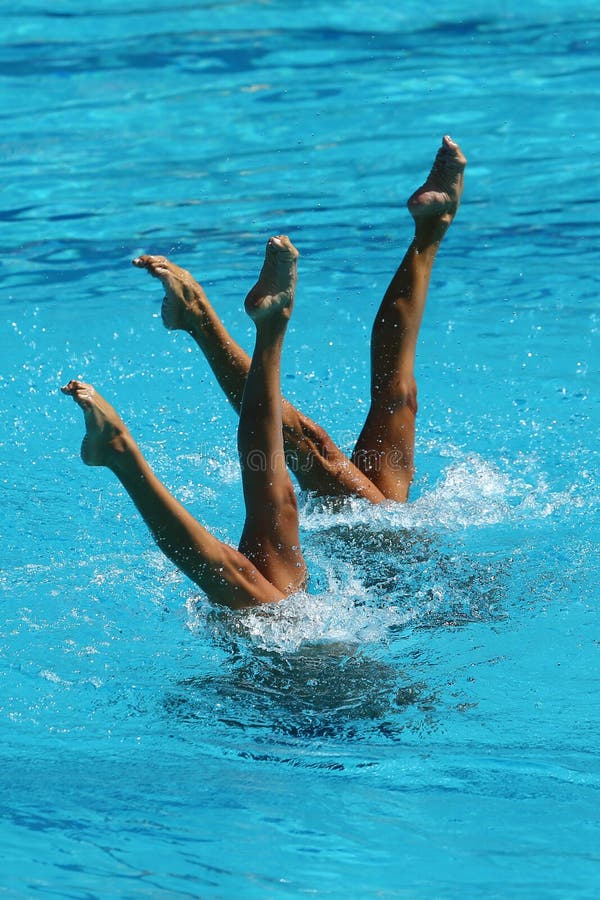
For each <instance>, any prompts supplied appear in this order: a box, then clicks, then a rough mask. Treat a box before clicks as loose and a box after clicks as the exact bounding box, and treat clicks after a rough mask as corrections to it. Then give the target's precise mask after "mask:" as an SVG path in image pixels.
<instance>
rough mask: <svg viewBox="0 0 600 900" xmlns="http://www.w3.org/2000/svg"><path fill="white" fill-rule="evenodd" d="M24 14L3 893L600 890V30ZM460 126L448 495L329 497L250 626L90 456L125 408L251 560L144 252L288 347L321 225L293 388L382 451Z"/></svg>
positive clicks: (566, 11) (16, 46)
mask: <svg viewBox="0 0 600 900" xmlns="http://www.w3.org/2000/svg"><path fill="white" fill-rule="evenodd" d="M396 7H401V8H396ZM2 23H3V24H2V29H3V34H4V40H3V42H2V48H1V49H0V76H1V79H2V81H1V84H2V98H3V103H2V112H1V113H0V115H1V117H2V143H3V153H2V157H1V161H0V165H1V166H2V176H3V177H2V189H3V201H2V210H3V212H2V259H1V264H2V275H3V290H2V295H1V297H0V334H1V354H2V355H1V362H0V416H1V420H2V422H3V423H4V427H3V429H2V437H1V439H0V450H1V453H0V484H1V486H2V497H3V501H2V516H1V517H0V536H1V546H2V555H1V561H2V570H1V574H0V586H1V590H2V594H1V596H2V607H3V614H2V617H1V620H0V636H1V640H0V654H1V662H2V667H1V670H0V671H1V691H0V721H1V727H2V741H1V743H0V785H1V790H0V808H1V810H2V825H1V826H0V835H1V841H2V848H3V859H4V863H3V873H2V876H1V878H0V891H1V892H2V893H3V895H5V896H8V897H34V896H38V895H42V896H48V897H73V898H79V897H88V898H89V897H107V896H111V897H112V896H115V897H123V898H138V897H156V896H164V897H237V896H242V897H248V898H254V897H256V898H265V897H279V896H281V897H298V896H305V895H313V896H318V897H320V896H323V897H367V896H384V897H406V898H431V897H436V898H437V897H442V898H444V897H449V898H450V897H452V898H454V897H544V898H546V897H561V898H562V897H593V896H596V895H597V893H598V890H599V889H600V887H599V880H600V879H599V877H598V871H599V870H598V863H599V861H600V860H599V856H600V854H599V851H598V847H599V846H600V826H599V817H598V808H599V799H600V797H599V787H600V763H599V755H598V753H599V725H598V688H599V686H600V685H599V681H600V679H599V673H600V665H599V660H600V618H599V613H598V608H597V600H598V587H597V585H598V575H599V569H600V567H599V564H598V536H599V535H598V524H597V507H598V493H599V485H598V454H597V446H598V424H599V399H598V398H599V395H600V392H599V385H598V366H597V360H598V303H597V296H598V274H597V271H596V265H595V256H596V253H595V251H596V246H597V235H598V224H599V223H598V205H597V198H596V196H595V194H596V193H597V184H598V175H599V165H598V151H597V148H598V145H599V139H600V134H599V113H598V109H599V108H600V106H599V103H598V91H597V72H598V56H597V48H598V46H599V44H598V40H599V37H600V20H599V18H598V12H597V8H596V4H595V3H593V4H592V3H591V2H586V0H584V2H578V3H574V2H571V0H565V2H555V3H551V2H533V3H532V4H529V5H527V6H526V5H525V4H517V3H515V2H508V0H507V2H504V3H499V2H492V3H490V2H485V3H484V2H475V3H470V4H466V3H465V2H464V0H460V2H458V0H457V2H449V3H444V4H440V5H439V7H438V8H436V9H428V11H427V13H424V12H423V9H422V6H421V4H417V3H414V2H408V3H404V4H392V3H389V2H382V0H374V2H371V3H370V4H368V7H366V5H365V4H362V3H360V4H359V3H357V2H351V0H343V2H341V3H338V4H336V5H335V6H333V7H332V6H331V5H330V4H325V3H322V2H320V0H316V2H311V3H309V2H306V0H304V2H302V0H299V2H297V3H295V4H294V6H293V7H291V6H287V5H285V4H283V3H261V2H245V3H244V2H223V3H212V4H211V3H195V4H192V3H188V4H185V3H173V4H166V3H163V4H158V5H156V4H155V5H153V6H152V8H151V9H149V8H147V7H146V6H145V5H143V4H142V3H141V2H137V0H124V2H121V3H116V2H114V0H104V2H102V3H100V2H96V3H91V2H79V3H77V4H71V3H68V2H66V0H62V2H54V3H52V4H50V5H48V4H41V3H38V2H34V0H31V2H27V3H23V4H21V5H20V6H19V8H18V9H17V8H16V7H13V6H11V7H10V8H9V7H8V6H4V7H3V9H2ZM444 132H450V133H451V134H452V135H453V137H455V138H456V139H457V140H459V141H460V143H461V145H462V146H463V148H464V150H465V152H466V154H467V156H468V157H469V169H468V177H467V188H466V191H465V197H464V201H463V205H462V208H461V210H460V213H459V216H458V218H457V221H456V224H455V225H454V226H453V229H452V231H451V232H450V234H449V236H448V239H447V242H446V243H445V244H444V247H443V248H442V250H441V251H440V255H439V257H438V262H437V264H436V269H435V271H434V276H433V280H432V289H431V294H430V300H429V305H428V309H427V313H426V317H425V321H424V325H423V329H422V338H421V342H420V346H419V354H418V378H419V390H420V413H419V435H418V441H417V451H418V458H417V466H418V470H417V477H416V481H415V485H414V489H413V492H412V495H411V502H410V503H409V504H408V505H407V506H404V507H403V506H396V505H394V504H390V505H388V506H386V507H381V508H370V507H366V506H364V505H362V504H360V503H349V504H347V505H346V506H345V507H344V508H342V509H338V510H335V511H334V510H332V509H330V508H327V507H326V506H323V504H319V503H317V502H315V501H314V500H313V499H311V498H307V497H304V498H301V515H302V536H303V543H304V547H305V552H306V556H307V558H308V560H309V564H310V568H311V572H312V577H313V583H312V588H311V593H310V594H309V595H307V596H300V597H294V598H291V599H290V600H289V601H287V602H285V603H282V604H281V605H279V606H277V607H276V608H273V609H269V610H267V611H266V612H260V613H258V612H245V613H241V614H239V613H238V614H234V613H231V612H228V611H221V610H217V609H214V608H212V607H210V606H209V604H208V603H207V602H206V600H205V599H204V598H203V597H202V596H201V595H199V593H198V591H197V589H196V588H195V587H194V586H193V585H191V584H190V583H189V582H188V581H186V580H185V578H184V577H183V576H181V575H180V574H179V573H178V572H177V571H176V570H174V569H173V568H172V567H171V565H170V564H169V563H168V562H167V561H165V560H164V559H163V558H162V557H161V555H160V553H159V552H158V551H157V550H156V549H155V548H154V547H153V545H152V543H151V541H150V539H149V537H148V534H147V532H146V530H145V526H144V525H143V523H142V522H141V521H139V519H138V518H137V516H136V514H135V511H134V510H133V508H132V506H131V505H130V503H129V501H128V500H127V498H126V497H125V496H124V494H123V492H122V490H121V488H120V486H119V485H118V484H116V483H115V482H114V481H113V480H111V476H110V474H109V473H107V472H104V471H100V470H90V469H85V468H84V467H83V466H82V465H81V463H80V461H79V459H78V447H79V443H80V440H81V434H82V427H81V421H80V414H79V411H78V410H76V409H75V407H74V406H73V405H72V404H71V403H70V402H68V401H66V400H65V399H64V398H63V397H61V395H60V394H59V392H58V388H59V386H60V385H61V384H62V383H64V382H65V381H66V380H67V379H68V378H69V377H72V376H81V377H84V378H85V379H86V380H89V381H92V382H93V383H95V384H96V385H97V386H98V387H100V388H101V389H102V390H103V392H104V393H105V394H106V396H107V397H108V398H109V399H110V400H111V401H112V402H114V403H115V405H116V406H117V407H118V408H119V410H120V411H121V412H122V414H123V415H124V417H125V418H126V419H127V421H128V423H129V424H130V426H131V428H132V430H133V432H134V434H135V435H136V437H137V438H138V440H139V442H140V444H141V446H142V448H143V449H144V452H145V453H146V454H147V456H148V458H149V460H150V461H151V463H152V465H153V466H154V467H155V468H156V470H157V472H158V474H159V475H160V476H161V477H162V478H163V479H164V480H165V482H166V483H167V484H168V486H169V487H170V488H171V489H172V490H173V491H174V492H175V493H176V495H177V496H178V497H179V498H180V499H182V500H183V501H184V502H185V503H186V504H188V506H189V507H190V509H191V510H192V511H193V512H194V513H195V514H197V515H198V516H199V517H201V518H202V520H203V521H204V522H205V523H206V524H207V525H208V527H209V528H211V530H213V531H214V532H215V533H216V534H217V535H218V536H220V537H221V538H223V539H225V540H228V541H231V542H235V541H236V540H237V538H238V535H239V532H240V528H241V523H242V513H243V510H242V501H241V485H240V479H239V474H238V471H237V462H236V455H235V427H236V420H235V416H234V414H233V412H232V411H231V410H230V409H229V408H228V407H227V404H226V402H225V401H224V399H223V397H222V396H221V395H220V393H219V390H218V388H217V387H216V385H215V383H214V380H213V378H212V376H211V374H210V372H209V370H208V367H207V365H206V364H205V362H204V360H203V359H202V358H201V356H200V354H199V353H198V352H197V350H196V348H195V347H193V346H192V345H191V344H190V343H189V342H188V341H187V339H186V337H185V336H183V335H172V334H167V333H166V332H165V331H164V329H163V328H162V325H161V322H160V301H161V295H160V291H159V290H158V288H157V284H156V282H152V281H151V280H150V279H148V278H146V277H145V276H144V274H143V273H140V272H138V271H136V270H135V269H133V268H132V267H131V266H130V263H129V261H130V259H131V258H132V257H133V256H135V255H136V254H138V253H139V252H142V251H146V252H156V253H167V254H169V255H171V256H173V257H174V258H175V259H176V261H178V262H180V263H181V264H183V265H185V266H186V267H188V268H190V269H191V270H192V271H193V272H194V273H195V274H196V276H197V277H198V278H200V279H201V280H202V282H203V284H204V286H205V287H206V289H207V291H208V293H209V296H210V297H211V299H212V300H213V302H214V304H215V306H216V307H217V309H218V310H219V311H220V313H221V314H222V316H223V318H224V320H225V321H226V323H227V325H228V327H230V329H231V331H232V332H233V334H234V335H235V336H236V337H237V338H238V339H239V340H240V341H241V342H242V343H243V344H244V345H245V346H250V328H249V327H248V324H247V322H246V320H245V317H244V315H243V313H242V311H241V300H242V298H243V296H244V293H245V291H246V290H247V288H248V286H249V284H250V283H251V282H252V279H253V277H254V276H255V274H256V271H257V267H258V264H259V261H260V256H261V253H262V248H263V246H264V241H265V239H266V237H267V236H268V235H269V234H272V233H278V232H280V231H285V232H287V233H289V234H290V235H291V236H292V238H293V239H294V241H295V243H296V244H297V245H298V247H299V248H300V250H301V253H302V258H301V269H300V286H299V294H298V299H297V309H296V313H295V319H294V321H293V327H292V328H291V331H290V334H289V340H288V344H287V347H286V356H285V360H284V387H285V391H286V394H287V395H288V396H289V397H290V399H292V400H293V401H294V402H295V403H297V404H298V405H299V406H301V407H302V408H303V409H305V410H306V411H307V412H309V413H310V414H312V415H313V416H314V418H316V419H317V420H318V421H320V422H322V424H324V425H325V426H326V427H327V428H328V429H330V430H331V432H332V434H333V435H334V437H335V438H336V439H337V440H338V441H339V442H340V443H341V444H342V446H344V447H345V448H348V449H349V448H350V447H351V446H352V442H353V439H354V438H355V437H356V435H357V433H358V431H359V429H360V426H361V424H362V421H363V418H364V414H365V404H366V399H367V396H368V335H369V330H370V326H371V321H372V318H373V315H374V311H375V309H376V306H377V303H378V301H379V299H380V297H381V295H382V293H383V291H384V289H385V287H386V285H387V281H388V279H389V277H390V275H391V273H392V271H393V269H394V267H395V266H396V265H397V263H398V261H399V258H400V255H401V253H402V251H403V249H404V246H405V244H406V242H407V240H408V239H409V236H410V228H409V225H410V222H409V219H408V217H407V214H406V213H405V211H404V208H403V204H404V200H405V198H406V196H407V195H408V194H409V193H410V192H411V191H412V189H413V188H414V187H415V185H416V184H417V183H419V182H420V181H421V180H422V177H423V175H424V174H425V172H426V171H427V169H428V167H429V165H430V161H431V158H432V156H433V153H434V151H435V149H436V147H437V146H438V143H439V139H440V137H441V135H442V134H443V133H444Z"/></svg>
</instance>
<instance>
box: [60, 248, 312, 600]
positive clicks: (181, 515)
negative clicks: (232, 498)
mask: <svg viewBox="0 0 600 900" xmlns="http://www.w3.org/2000/svg"><path fill="white" fill-rule="evenodd" d="M296 256H297V252H296V251H295V249H294V248H293V247H292V245H291V243H290V242H289V241H287V239H283V238H277V239H271V241H270V242H269V245H268V248H267V255H266V257H265V265H264V266H263V269H262V271H261V275H260V277H259V280H258V282H257V284H256V285H255V287H254V288H253V289H252V291H250V294H249V295H248V298H247V301H246V308H247V311H248V313H249V314H250V315H251V316H252V318H253V319H254V320H255V323H256V330H257V338H256V348H255V353H254V356H253V359H252V361H251V365H250V369H249V373H248V378H247V379H246V384H245V388H244V392H243V397H242V402H241V408H240V423H239V428H238V445H239V450H240V461H241V464H242V480H243V486H244V499H245V502H246V523H245V526H244V531H243V534H242V539H241V544H240V547H241V548H242V549H240V550H235V549H234V548H233V547H230V546H228V545H227V544H224V543H223V542H222V541H219V540H217V539H216V538H215V537H214V536H213V535H211V534H210V532H208V531H207V529H206V528H204V527H203V526H202V525H201V524H200V523H199V522H197V521H196V519H195V518H194V517H193V516H192V515H191V514H190V513H189V512H188V511H187V510H186V509H185V507H183V506H182V505H181V504H180V503H179V502H178V501H177V500H176V499H175V498H174V497H173V496H172V494H170V492H169V491H168V490H167V488H166V487H165V486H164V485H163V484H162V483H161V482H160V481H159V479H158V478H157V477H156V475H155V474H154V472H153V471H152V469H151V468H150V466H149V465H148V463H147V462H146V460H145V459H144V457H143V455H142V453H141V451H140V449H139V447H138V446H137V444H136V443H135V441H134V439H133V437H132V436H131V434H130V432H129V429H128V428H127V427H126V425H125V423H124V422H123V420H122V419H121V417H120V416H119V415H118V413H117V412H116V411H115V410H114V409H113V407H112V406H110V404H109V403H107V402H106V401H105V400H104V399H103V398H102V397H101V396H100V394H98V392H97V391H96V390H95V389H94V388H93V387H92V386H91V385H89V384H85V383H84V382H81V381H76V380H75V381H70V382H69V383H68V384H67V385H66V386H65V387H64V388H62V391H63V393H65V394H67V395H68V396H71V397H72V398H73V399H74V400H75V402H76V403H77V404H78V405H79V406H80V407H81V409H82V411H83V415H84V420H85V426H86V434H85V437H84V440H83V443H82V446H81V455H82V458H83V461H84V462H85V463H86V464H87V465H90V466H106V467H107V468H109V469H111V471H112V472H114V474H115V475H116V476H117V478H118V479H119V481H120V482H121V484H122V485H123V487H124V488H125V490H126V491H127V493H128V494H129V496H130V497H131V499H132V500H133V502H134V504H135V506H136V507H137V509H138V511H139V512H140V514H141V515H142V518H143V519H144V521H145V523H146V525H147V526H148V528H149V529H150V531H151V533H152V535H153V537H154V539H155V541H156V543H157V545H158V546H159V547H160V549H161V550H162V551H163V553H164V554H165V555H166V556H167V557H168V558H169V559H170V560H171V561H172V562H173V563H174V564H175V565H176V566H177V567H178V568H179V569H181V570H182V571H183V572H184V573H185V574H186V575H187V576H188V577H189V578H190V579H191V580H192V581H194V582H195V583H196V584H198V585H199V586H200V587H201V588H202V589H203V590H204V591H205V593H206V594H207V596H208V597H209V599H211V600H214V601H216V602H218V603H222V604H224V605H226V606H230V607H232V608H244V607H248V606H255V605H257V604H261V603H272V602H276V601H278V600H281V599H283V598H284V597H285V596H287V595H288V594H289V593H291V592H292V591H293V590H297V589H298V588H299V587H301V586H302V584H303V583H304V581H305V578H306V567H305V564H304V560H303V557H302V554H301V551H300V547H299V543H300V542H299V536H298V514H297V507H296V500H295V496H294V492H293V488H292V485H291V482H290V478H289V475H288V472H287V469H286V465H285V459H284V454H283V436H282V426H281V392H280V357H281V349H282V346H283V338H284V335H285V329H286V326H287V320H288V319H289V316H290V314H291V308H292V303H293V292H294V286H295V260H296ZM286 278H287V281H286ZM244 549H245V550H247V552H248V554H249V555H245V553H244V552H243V550H244ZM249 556H251V557H252V559H250V558H249Z"/></svg>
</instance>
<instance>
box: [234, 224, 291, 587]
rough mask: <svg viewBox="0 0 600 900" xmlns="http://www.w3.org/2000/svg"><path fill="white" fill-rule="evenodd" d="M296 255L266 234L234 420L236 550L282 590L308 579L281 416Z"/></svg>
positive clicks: (249, 300) (282, 239)
mask: <svg viewBox="0 0 600 900" xmlns="http://www.w3.org/2000/svg"><path fill="white" fill-rule="evenodd" d="M297 258H298V251H297V250H296V248H295V247H294V245H293V244H292V243H291V241H290V240H289V238H287V237H286V236H285V235H280V236H278V237H272V238H270V239H269V242H268V244H267V249H266V253H265V261H264V264H263V267H262V269H261V272H260V275H259V277H258V281H257V283H256V284H255V285H254V287H253V288H252V290H251V291H250V293H249V294H248V296H247V297H246V302H245V307H246V312H247V313H248V315H249V316H250V317H251V318H252V319H253V321H254V324H255V325H256V342H255V345H254V352H253V354H252V361H251V364H250V371H249V372H248V377H247V379H246V384H245V386H244V393H243V396H242V406H241V410H240V421H239V426H238V450H239V454H240V465H241V467H242V481H243V486H244V500H245V502H246V521H245V524H244V531H243V533H242V537H241V540H240V551H241V552H242V553H243V554H244V555H245V556H247V557H248V559H250V560H251V562H253V563H254V564H255V565H256V567H257V569H258V570H259V571H260V572H262V574H263V575H264V576H265V578H267V579H268V580H269V581H270V582H271V583H272V584H274V585H275V586H276V587H277V588H279V590H280V591H282V592H283V593H284V594H289V593H291V592H292V591H295V590H298V589H299V588H301V587H302V586H303V585H304V583H305V581H306V565H305V562H304V559H303V557H302V552H301V550H300V536H299V531H298V507H297V502H296V495H295V493H294V487H293V485H292V482H291V479H290V476H289V474H288V470H287V465H286V460H285V453H284V446H283V426H282V419H281V415H282V414H281V351H282V348H283V340H284V337H285V332H286V329H287V325H288V322H289V319H290V316H291V314H292V308H293V304H294V293H295V288H296V260H297Z"/></svg>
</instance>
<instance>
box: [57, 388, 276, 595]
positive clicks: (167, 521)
mask: <svg viewBox="0 0 600 900" xmlns="http://www.w3.org/2000/svg"><path fill="white" fill-rule="evenodd" d="M62 391H63V393H64V394H68V395H69V396H71V397H73V399H74V400H75V402H76V403H77V404H78V405H79V406H80V407H81V409H82V410H83V415H84V419H85V425H86V435H85V437H84V439H83V443H82V445H81V456H82V458H83V461H84V462H85V463H86V464H87V465H88V466H107V467H108V468H109V469H111V470H112V471H113V472H114V473H115V475H116V476H117V478H118V479H119V481H120V482H121V484H122V485H123V487H124V488H125V490H126V491H127V493H128V494H129V496H130V497H131V499H132V500H133V502H134V503H135V505H136V506H137V508H138V510H139V512H140V513H141V515H142V517H143V519H144V521H145V522H146V524H147V526H148V528H149V529H150V531H151V533H152V536H153V537H154V540H155V541H156V543H157V544H158V546H159V547H160V549H161V550H162V551H163V553H165V555H166V556H168V557H169V559H170V560H171V561H172V562H173V563H175V565H176V566H178V568H180V569H181V570H182V571H183V572H184V573H185V574H186V575H187V576H188V578H190V579H191V580H192V581H194V582H195V583H196V584H198V585H199V586H200V587H201V588H202V590H203V591H205V592H206V594H207V595H208V597H209V599H211V600H214V601H216V602H218V603H223V604H225V605H226V606H230V607H232V608H234V609H238V608H243V607H247V606H255V605H257V604H259V603H273V602H276V601H277V600H281V599H282V598H283V594H282V592H281V591H279V590H278V589H277V588H276V587H274V585H272V584H271V583H269V581H267V579H266V578H265V577H264V576H263V575H262V574H261V573H260V572H259V571H258V570H257V568H256V566H255V565H254V564H253V563H251V562H250V561H249V560H248V559H246V557H244V556H243V555H242V554H241V553H240V552H239V551H238V550H235V549H234V548H233V547H229V546H228V545H227V544H223V543H222V542H221V541H218V540H217V539H216V538H215V537H213V536H212V535H211V534H210V533H209V532H208V531H207V530H206V529H205V528H204V527H203V526H202V525H200V524H199V523H198V522H197V521H196V520H195V519H194V518H193V517H192V516H191V515H190V514H189V513H188V512H187V510H186V509H185V508H184V507H183V506H182V505H181V504H180V503H179V502H178V501H177V500H175V498H174V497H173V496H172V495H171V494H170V493H169V491H168V490H167V489H166V488H165V486H164V485H163V484H161V482H160V481H159V480H158V478H157V477H156V476H155V475H154V473H153V472H152V470H151V469H150V466H149V465H148V463H147V462H146V461H145V460H144V458H143V456H142V454H141V452H140V450H139V448H138V446H137V445H136V443H135V441H134V440H133V438H132V437H131V434H130V433H129V430H128V429H127V427H126V426H125V424H124V423H123V421H122V419H121V418H120V417H119V415H118V414H117V412H116V411H115V410H114V409H113V407H112V406H110V404H108V403H107V402H106V400H104V399H103V398H102V397H101V396H100V394H98V392H97V391H96V390H94V388H93V387H92V386H91V385H89V384H84V383H83V382H81V381H70V382H69V383H68V384H67V385H66V386H65V387H64V388H62Z"/></svg>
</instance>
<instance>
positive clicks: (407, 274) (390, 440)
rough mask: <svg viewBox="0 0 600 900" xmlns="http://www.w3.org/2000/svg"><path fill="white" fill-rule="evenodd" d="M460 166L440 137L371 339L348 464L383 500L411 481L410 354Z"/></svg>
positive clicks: (400, 496)
mask: <svg viewBox="0 0 600 900" xmlns="http://www.w3.org/2000/svg"><path fill="white" fill-rule="evenodd" d="M466 162H467V161H466V159H465V157H464V156H463V154H462V151H461V150H460V147H459V146H458V144H456V143H455V142H454V141H452V140H451V138H449V137H445V138H444V139H443V142H442V146H441V148H440V149H439V151H438V153H437V156H436V158H435V161H434V164H433V168H432V169H431V172H430V174H429V176H428V178H427V180H426V182H425V183H424V184H423V185H422V186H421V187H420V188H418V190H416V191H415V192H414V194H413V195H412V196H411V197H410V199H409V201H408V208H409V211H410V213H411V215H412V217H413V219H414V221H415V236H414V238H413V241H412V243H411V244H410V246H409V248H408V250H407V252H406V254H405V256H404V259H403V260H402V262H401V264H400V266H399V268H398V270H397V271H396V273H395V275H394V277H393V278H392V281H391V282H390V285H389V287H388V289H387V291H386V293H385V295H384V297H383V300H382V302H381V306H380V307H379V310H378V312H377V315H376V317H375V322H374V324H373V331H372V335H371V406H370V409H369V412H368V414H367V418H366V421H365V424H364V426H363V429H362V431H361V433H360V435H359V438H358V441H357V443H356V447H355V448H354V452H353V454H352V462H353V463H354V464H355V465H356V467H357V468H359V469H360V470H361V471H362V472H363V473H364V474H365V475H366V476H367V477H368V478H369V480H370V481H371V482H372V483H373V484H374V485H375V486H376V487H377V488H378V489H379V490H380V491H381V493H382V494H383V496H384V497H385V498H386V499H389V500H397V501H405V500H406V499H407V498H408V490H409V487H410V484H411V482H412V479H413V474H414V451H415V419H416V414H417V384H416V380H415V372H414V367H415V352H416V346H417V338H418V334H419V328H420V325H421V320H422V317H423V312H424V309H425V302H426V300H427V291H428V288H429V280H430V277H431V271H432V269H433V264H434V262H435V257H436V254H437V251H438V249H439V246H440V243H441V241H442V238H443V237H444V235H445V233H446V231H447V230H448V227H449V226H450V223H451V222H452V220H453V218H454V216H455V214H456V210H457V209H458V205H459V202H460V198H461V195H462V189H463V180H464V174H463V173H464V168H465V165H466Z"/></svg>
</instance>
